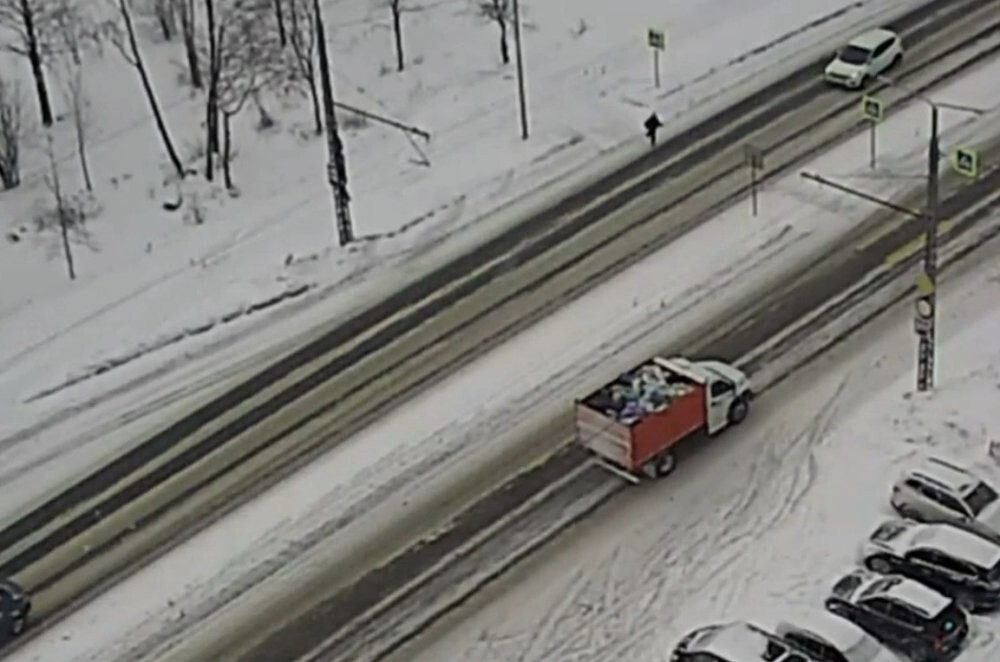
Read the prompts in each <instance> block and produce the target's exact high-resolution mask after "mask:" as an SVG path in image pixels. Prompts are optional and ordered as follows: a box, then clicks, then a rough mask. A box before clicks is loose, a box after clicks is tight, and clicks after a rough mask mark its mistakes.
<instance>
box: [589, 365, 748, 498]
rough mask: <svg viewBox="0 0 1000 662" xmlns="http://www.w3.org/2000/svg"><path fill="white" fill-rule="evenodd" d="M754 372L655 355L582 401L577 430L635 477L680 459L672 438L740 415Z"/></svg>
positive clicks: (714, 428)
mask: <svg viewBox="0 0 1000 662" xmlns="http://www.w3.org/2000/svg"><path fill="white" fill-rule="evenodd" d="M752 399H753V391H752V389H751V385H750V380H749V379H748V378H747V376H746V374H744V373H743V372H742V371H741V370H739V369H737V368H735V367H733V366H731V365H729V364H727V363H724V362H722V361H691V360H688V359H685V358H681V357H673V358H661V357H656V358H653V359H650V360H649V361H646V362H645V363H643V364H642V365H639V366H637V367H636V368H634V369H633V370H629V371H628V372H626V373H623V374H622V375H621V376H619V377H618V379H616V380H615V381H613V382H611V383H610V384H607V385H605V386H603V387H602V388H600V389H598V390H597V391H595V392H594V393H591V394H590V395H589V396H587V397H585V398H583V399H582V400H578V401H577V402H576V437H577V441H578V443H580V444H581V445H583V447H584V448H586V449H587V450H588V451H590V452H591V453H592V454H593V455H594V456H595V458H596V459H597V461H598V462H600V463H601V464H603V465H604V466H605V467H607V468H608V469H611V470H612V471H614V472H615V473H618V474H619V475H621V476H623V477H625V478H627V479H629V480H631V481H633V482H637V481H638V480H639V479H640V478H642V477H647V478H658V477H662V476H665V475H667V474H669V473H670V472H671V471H673V469H674V466H675V465H676V461H677V460H676V457H675V454H674V446H675V445H676V444H677V443H678V442H680V441H681V440H683V439H686V438H687V437H690V436H691V435H694V434H695V433H698V432H702V431H703V432H705V433H707V434H709V435H714V434H716V433H718V432H720V431H722V430H724V429H725V428H727V427H729V426H731V425H738V424H739V423H741V422H742V421H743V420H744V419H745V418H746V417H747V414H748V413H749V412H750V402H751V400H752Z"/></svg>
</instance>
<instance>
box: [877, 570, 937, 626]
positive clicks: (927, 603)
mask: <svg viewBox="0 0 1000 662" xmlns="http://www.w3.org/2000/svg"><path fill="white" fill-rule="evenodd" d="M898 579H899V581H897V582H893V583H892V584H891V585H889V586H887V587H885V588H883V589H882V590H881V594H882V595H884V596H886V597H887V598H889V599H890V600H895V601H898V602H901V603H903V604H906V605H909V606H911V607H913V608H914V609H916V610H918V611H920V612H921V613H922V614H923V615H924V616H925V617H927V618H934V617H935V616H937V615H938V614H940V613H941V612H942V611H944V609H945V607H947V606H948V605H949V604H951V598H948V597H946V596H944V595H941V594H940V593H938V592H937V591H935V590H934V589H932V588H928V587H926V586H924V585H923V584H921V583H920V582H917V581H913V580H912V579H906V578H904V577H899V578H898Z"/></svg>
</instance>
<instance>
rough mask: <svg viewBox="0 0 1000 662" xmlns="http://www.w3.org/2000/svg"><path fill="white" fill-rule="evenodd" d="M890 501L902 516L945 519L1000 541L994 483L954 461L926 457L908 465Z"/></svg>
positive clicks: (998, 503)
mask: <svg viewBox="0 0 1000 662" xmlns="http://www.w3.org/2000/svg"><path fill="white" fill-rule="evenodd" d="M889 503H891V504H892V507H893V508H894V509H895V510H896V512H898V513H899V514H900V515H902V516H903V517H906V518H908V519H912V520H916V521H918V522H944V523H947V524H952V525H953V526H957V527H959V528H962V529H966V530H968V531H972V532H973V533H977V534H979V535H981V536H983V537H984V538H988V539H990V540H992V541H993V542H995V543H997V544H1000V495H998V494H997V489H996V487H995V486H993V485H990V484H989V483H987V482H986V481H985V480H983V479H982V478H981V477H980V476H978V475H976V474H975V473H973V472H972V471H970V470H968V469H965V468H963V467H961V466H959V465H957V464H954V463H952V462H948V461H946V460H943V459H941V458H937V457H928V458H925V459H923V460H922V461H921V462H919V463H917V464H914V465H912V466H910V467H908V468H907V469H906V470H904V471H903V473H902V475H900V476H899V478H898V479H897V480H896V483H895V484H894V485H893V486H892V494H891V496H890V497H889Z"/></svg>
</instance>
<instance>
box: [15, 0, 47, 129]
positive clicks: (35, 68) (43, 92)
mask: <svg viewBox="0 0 1000 662" xmlns="http://www.w3.org/2000/svg"><path fill="white" fill-rule="evenodd" d="M28 2H29V0H21V17H22V19H23V20H24V36H25V39H27V42H28V43H26V44H25V46H26V47H27V51H28V62H29V63H30V64H31V75H32V77H33V78H34V79H35V91H36V92H37V93H38V107H39V110H40V111H41V113H42V124H43V125H44V126H46V127H49V126H52V104H51V103H50V102H49V87H48V85H47V84H46V82H45V69H44V68H43V67H42V53H41V50H40V49H39V48H38V34H37V33H36V32H35V14H34V9H33V8H32V7H31V6H30V5H29V4H28Z"/></svg>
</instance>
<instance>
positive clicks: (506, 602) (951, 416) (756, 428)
mask: <svg viewBox="0 0 1000 662" xmlns="http://www.w3.org/2000/svg"><path fill="white" fill-rule="evenodd" d="M992 243H993V245H992V246H990V247H987V248H983V249H982V251H983V252H982V254H981V255H978V256H976V257H974V258H973V259H974V260H975V263H974V264H969V265H963V267H962V268H963V271H964V272H963V273H962V274H961V275H957V274H955V275H949V276H948V277H947V278H946V283H945V284H944V286H943V288H942V289H941V290H940V294H939V302H940V304H939V305H940V306H941V316H940V320H939V334H940V335H939V340H940V343H939V364H938V369H939V374H938V381H937V385H936V389H935V390H934V391H933V392H932V393H929V394H920V393H916V392H915V391H914V386H915V365H914V364H915V354H916V351H915V349H916V348H915V346H916V341H915V338H914V336H913V326H912V304H910V303H909V302H906V303H905V304H900V305H899V306H897V307H896V308H895V309H894V310H893V311H892V312H891V313H888V314H886V315H885V316H884V317H882V318H880V319H879V320H878V321H877V322H876V323H874V324H873V325H871V326H870V327H867V328H866V329H864V330H862V331H861V332H860V333H859V334H858V335H857V336H855V337H853V338H852V339H849V340H848V341H847V342H846V343H845V344H844V345H842V346H841V347H839V348H837V349H835V350H834V351H833V352H831V353H830V354H828V355H827V356H825V357H823V358H822V359H820V360H819V361H817V362H816V363H814V364H813V365H811V366H809V367H808V368H806V369H805V370H803V371H802V372H800V373H798V374H797V375H795V376H794V377H792V378H791V379H789V380H788V381H787V382H785V383H782V384H780V385H778V386H777V387H776V388H775V389H774V390H773V391H771V392H769V393H768V395H767V398H766V400H765V399H762V400H761V401H760V402H759V404H758V407H757V409H756V410H755V412H754V413H753V415H752V416H751V419H748V421H747V423H746V424H745V425H746V427H745V428H743V429H741V430H739V431H738V432H735V433H734V434H733V436H732V437H727V438H726V439H724V440H723V439H721V438H720V439H719V441H718V443H713V444H712V447H711V449H706V452H704V453H699V454H694V455H693V456H692V457H691V458H690V460H686V464H685V465H684V466H679V467H678V471H677V472H676V473H675V474H674V475H672V476H671V477H670V479H669V480H667V481H664V482H662V483H657V484H652V485H648V486H645V487H641V488H637V489H635V490H633V491H632V492H630V493H629V494H628V495H626V496H625V497H624V498H622V499H620V500H618V501H616V502H614V503H612V504H611V505H610V506H609V507H607V508H605V509H604V510H602V511H599V512H598V514H597V515H595V516H593V517H591V518H590V519H588V520H587V521H585V522H584V523H583V524H582V525H580V526H578V527H576V528H575V529H573V530H571V531H570V532H569V533H568V534H567V535H566V536H564V539H563V540H561V541H560V542H558V543H557V544H556V545H554V546H553V547H552V548H551V549H549V550H547V551H545V552H543V553H541V554H540V555H539V556H538V557H536V558H535V559H533V560H531V561H529V562H528V563H526V564H525V565H524V566H523V567H522V568H521V569H519V570H516V571H514V572H513V573H511V575H510V576H509V577H508V578H506V579H504V580H502V581H501V582H499V583H498V584H497V585H496V586H494V587H493V588H490V589H487V590H486V591H484V592H483V594H482V595H481V596H479V597H478V598H477V599H475V600H473V601H471V602H470V603H469V605H468V606H467V607H466V608H463V613H462V614H461V615H460V616H456V617H455V618H454V619H452V620H451V622H450V623H449V624H448V625H447V627H442V628H441V631H440V632H438V633H436V634H437V635H438V636H436V637H432V638H431V639H432V640H433V643H427V644H425V645H424V646H423V647H422V649H421V650H420V651H419V652H418V651H415V650H409V651H406V652H405V654H404V655H403V658H404V659H407V660H409V661H413V662H424V661H427V662H431V661H436V660H454V661H456V662H458V661H459V660H465V661H470V662H471V661H475V662H505V661H513V660H517V661H518V662H549V661H550V660H574V661H576V662H598V661H603V660H631V661H633V662H654V661H656V662H659V661H661V660H664V659H666V657H667V656H668V654H669V651H670V650H671V649H672V647H673V646H674V644H676V642H677V640H678V639H679V638H680V637H681V636H682V635H683V634H684V633H686V632H687V631H689V630H691V629H693V628H695V627H698V626H700V625H703V624H708V623H711V622H722V621H727V620H733V619H749V620H753V621H757V622H759V623H761V624H762V625H765V626H772V625H774V621H775V620H776V619H777V618H778V617H779V616H780V615H782V614H784V615H787V614H795V612H796V610H797V609H800V608H802V607H805V606H813V607H822V600H823V598H824V597H825V596H826V592H827V591H828V590H829V588H830V586H831V584H832V582H833V581H834V580H835V579H836V578H837V577H838V575H839V573H841V572H842V571H844V570H846V569H848V568H850V567H851V565H852V563H853V561H854V558H855V556H854V555H855V553H856V551H857V549H858V547H859V545H860V543H861V541H862V540H863V539H864V536H866V535H867V534H869V533H870V532H871V531H872V530H874V525H875V524H876V523H877V522H878V521H880V520H881V519H882V518H884V517H891V516H892V510H891V508H890V507H889V505H888V495H889V487H890V485H891V481H892V480H893V479H894V478H895V476H896V475H897V472H898V471H900V470H901V468H902V467H903V466H904V465H905V464H906V463H908V462H910V461H912V460H913V459H914V458H916V457H919V456H922V455H927V454H938V455H941V456H944V457H951V458H954V459H957V460H959V461H960V462H963V463H965V464H967V465H972V466H975V467H976V468H977V469H980V470H981V471H982V472H983V473H984V474H985V475H987V476H989V477H990V478H991V479H992V480H993V481H994V482H996V483H1000V467H998V466H997V465H996V464H995V463H994V462H993V461H992V460H991V459H990V458H989V457H988V455H987V446H988V442H989V441H990V440H995V439H998V438H1000V415H998V413H997V407H996V393H997V389H998V387H1000V342H998V341H997V338H998V331H1000V267H998V266H997V255H998V252H1000V244H998V242H996V241H994V242H992ZM974 628H975V630H976V632H975V636H974V640H973V643H972V644H971V646H970V648H969V650H968V651H967V652H966V653H964V654H963V655H962V656H960V658H959V660H960V662H995V660H998V659H1000V637H997V632H998V631H1000V617H996V616H993V617H977V618H975V619H974Z"/></svg>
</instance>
